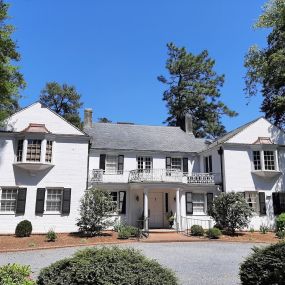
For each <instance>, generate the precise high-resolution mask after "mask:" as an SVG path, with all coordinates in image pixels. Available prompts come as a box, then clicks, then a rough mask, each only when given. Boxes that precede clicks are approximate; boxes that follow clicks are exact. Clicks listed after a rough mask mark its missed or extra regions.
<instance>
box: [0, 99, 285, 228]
mask: <svg viewBox="0 0 285 285" xmlns="http://www.w3.org/2000/svg"><path fill="white" fill-rule="evenodd" d="M84 125H85V127H84V132H82V131H80V130H78V129H77V128H75V127H74V126H72V125H71V124H69V123H68V122H67V121H65V120H64V119H63V118H61V117H60V116H58V115H57V114H55V113H54V112H52V111H51V110H49V109H48V108H46V107H45V106H43V105H41V104H40V103H35V104H33V105H31V106H29V107H27V108H26V109H23V110H22V111H20V112H18V113H16V114H14V115H13V116H12V117H10V118H9V119H8V121H7V125H6V128H5V129H2V131H0V233H14V231H15V227H16V225H17V223H18V222H19V221H21V220H24V219H28V220H30V221H31V222H32V224H33V229H34V230H33V232H34V233H36V232H47V231H48V230H49V229H51V228H52V229H54V230H55V231H57V232H70V231H75V230H77V228H76V226H75V224H76V219H77V217H78V209H79V202H80V198H81V197H82V195H83V193H84V191H85V190H86V189H87V191H88V189H89V188H90V187H98V188H101V189H105V190H106V191H110V192H111V193H112V196H113V199H114V207H116V208H117V210H118V214H116V215H114V217H115V218H117V219H118V220H121V221H125V222H127V223H128V224H132V225H137V224H138V223H139V222H140V221H144V226H145V227H146V228H168V226H169V222H168V217H169V216H170V215H171V214H173V215H174V217H175V228H177V229H178V230H184V229H186V228H188V227H190V226H191V225H192V224H200V225H202V226H203V227H204V228H208V227H211V226H213V221H212V220H211V219H210V217H209V216H208V209H209V207H211V205H212V201H213V199H215V197H216V196H217V195H219V194H220V193H221V192H230V191H236V192H242V193H244V196H245V198H246V200H247V202H248V204H249V205H250V206H251V207H253V208H254V210H255V214H254V217H253V219H252V221H251V225H250V226H251V227H254V228H255V229H259V227H260V225H261V224H265V225H267V226H273V224H274V220H275V215H277V214H279V213H281V212H283V211H284V212H285V191H284V174H283V173H284V171H285V134H284V133H283V132H282V131H281V130H279V129H278V128H276V127H274V126H273V125H272V124H270V123H269V122H268V121H267V120H266V119H264V118H258V119H256V120H254V121H252V122H250V123H248V124H246V125H244V126H242V127H240V128H237V129H235V130H234V131H232V132H230V133H228V134H227V135H225V136H223V137H221V138H219V139H218V140H216V141H214V142H208V141H206V140H204V139H198V138H195V137H194V135H193V133H192V122H191V117H189V116H187V117H186V118H185V127H184V130H182V129H180V128H179V127H167V126H143V125H134V124H127V123H117V124H114V123H92V110H90V109H86V110H85V118H84Z"/></svg>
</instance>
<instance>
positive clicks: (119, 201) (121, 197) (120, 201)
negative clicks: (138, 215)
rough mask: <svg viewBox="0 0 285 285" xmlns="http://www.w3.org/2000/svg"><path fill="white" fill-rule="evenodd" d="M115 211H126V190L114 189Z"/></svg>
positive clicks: (120, 212) (123, 212)
mask: <svg viewBox="0 0 285 285" xmlns="http://www.w3.org/2000/svg"><path fill="white" fill-rule="evenodd" d="M111 196H112V198H113V211H114V212H119V214H125V213H126V191H118V192H117V191H112V192H111Z"/></svg>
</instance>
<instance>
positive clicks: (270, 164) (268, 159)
mask: <svg viewBox="0 0 285 285" xmlns="http://www.w3.org/2000/svg"><path fill="white" fill-rule="evenodd" d="M264 168H265V170H275V163H274V151H272V150H265V151H264Z"/></svg>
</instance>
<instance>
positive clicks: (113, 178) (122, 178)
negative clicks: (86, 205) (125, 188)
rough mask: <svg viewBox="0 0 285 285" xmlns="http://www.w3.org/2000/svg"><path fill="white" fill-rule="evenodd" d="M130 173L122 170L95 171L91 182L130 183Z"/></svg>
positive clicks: (90, 179)
mask: <svg viewBox="0 0 285 285" xmlns="http://www.w3.org/2000/svg"><path fill="white" fill-rule="evenodd" d="M128 176H129V174H128V172H124V171H122V170H116V171H105V170H103V169H93V170H92V171H91V174H90V178H89V181H90V182H91V183H116V182H118V183H128Z"/></svg>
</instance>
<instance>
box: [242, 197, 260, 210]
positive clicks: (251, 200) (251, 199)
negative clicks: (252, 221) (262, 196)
mask: <svg viewBox="0 0 285 285" xmlns="http://www.w3.org/2000/svg"><path fill="white" fill-rule="evenodd" d="M244 196H245V200H246V202H247V204H248V205H249V206H250V207H251V208H252V209H253V210H254V211H255V212H257V211H258V208H257V207H258V204H257V193H256V192H245V194H244Z"/></svg>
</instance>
